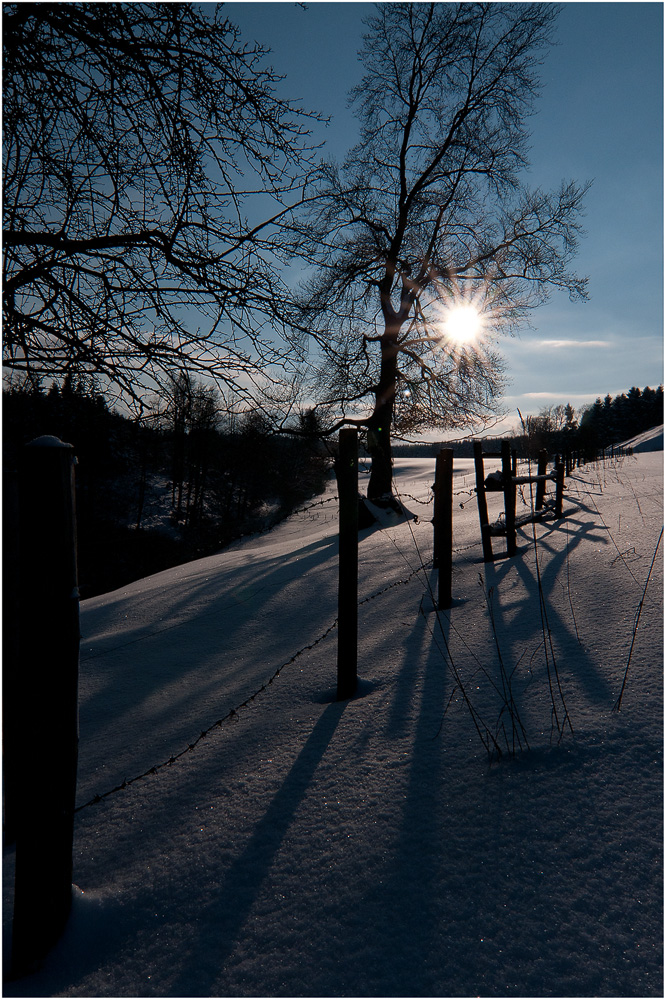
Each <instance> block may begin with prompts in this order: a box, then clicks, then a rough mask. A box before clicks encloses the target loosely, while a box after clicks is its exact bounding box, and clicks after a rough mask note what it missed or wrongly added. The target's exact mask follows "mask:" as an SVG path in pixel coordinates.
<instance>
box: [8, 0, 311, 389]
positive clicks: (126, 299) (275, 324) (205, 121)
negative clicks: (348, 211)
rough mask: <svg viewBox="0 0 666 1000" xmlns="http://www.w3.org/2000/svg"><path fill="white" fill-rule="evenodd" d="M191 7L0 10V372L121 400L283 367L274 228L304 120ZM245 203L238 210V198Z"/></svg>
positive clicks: (250, 50) (295, 172) (245, 378)
mask: <svg viewBox="0 0 666 1000" xmlns="http://www.w3.org/2000/svg"><path fill="white" fill-rule="evenodd" d="M221 7H222V5H218V6H217V9H215V10H214V11H212V12H211V11H210V10H205V9H204V8H201V9H200V8H199V7H198V6H197V5H195V4H191V3H155V4H153V3H109V4H106V3H38V4H35V3H7V4H4V5H3V26H4V37H3V44H4V78H3V102H4V107H3V110H4V118H3V143H4V173H3V195H4V206H3V208H4V215H3V317H4V327H5V364H6V365H7V366H9V367H10V368H13V369H15V370H19V371H23V372H27V373H28V374H29V375H30V376H31V377H33V378H35V379H38V378H39V376H40V375H43V374H47V375H51V376H53V375H55V376H56V377H57V376H60V375H63V374H65V373H67V372H68V371H71V370H73V371H76V372H82V371H83V372H95V373H97V374H98V375H100V376H102V377H103V379H104V380H105V382H106V384H107V385H109V384H111V385H114V386H115V387H116V388H117V389H120V391H121V392H122V393H123V394H125V396H130V397H132V396H134V397H136V396H140V395H141V394H142V391H143V390H144V389H145V388H146V387H147V386H151V387H153V388H154V386H155V383H157V384H163V383H164V382H165V378H166V377H167V376H168V375H169V373H173V371H174V370H179V369H188V370H190V371H192V370H195V371H196V370H198V371H200V372H208V373H213V374H215V375H216V376H217V377H218V378H220V379H222V381H223V382H224V383H226V384H227V385H228V386H230V387H231V388H232V390H233V391H235V392H236V393H238V394H239V395H240V396H247V395H248V394H249V392H250V390H251V387H252V383H253V381H258V380H260V379H262V378H263V377H265V374H266V372H267V371H268V370H269V369H270V367H271V366H272V365H274V364H279V365H282V368H283V369H285V367H288V364H287V362H286V361H285V351H284V347H283V345H280V344H275V345H274V346H270V343H269V339H268V338H267V337H264V336H263V328H264V325H266V326H269V327H270V336H271V337H272V338H273V339H274V340H275V338H276V333H279V331H280V330H281V329H282V321H283V315H282V312H283V309H282V305H283V302H284V289H283V288H282V287H281V286H280V285H279V282H278V279H277V277H276V272H277V271H278V267H277V264H278V262H279V260H280V259H281V257H282V252H283V251H282V246H281V235H280V233H281V222H282V220H283V218H284V212H285V207H286V205H287V203H288V201H289V199H291V201H292V202H295V201H298V198H299V196H298V194H297V193H296V194H295V192H297V191H298V184H299V183H300V182H301V181H302V174H303V170H304V169H305V167H304V164H305V163H306V161H307V153H308V147H307V139H306V137H307V134H308V129H307V124H308V117H309V116H308V115H307V114H306V113H303V112H300V111H295V110H294V109H293V108H292V107H291V106H290V105H289V104H287V103H285V102H284V101H282V100H280V99H279V98H278V97H277V96H276V93H275V84H276V81H277V80H278V79H279V78H278V77H276V75H275V74H274V72H273V71H272V69H270V68H265V67H264V56H265V52H264V51H263V50H262V49H261V48H259V47H255V46H248V45H244V44H243V43H242V42H241V40H240V38H239V35H238V31H237V29H236V28H235V27H234V26H233V25H232V24H231V23H230V22H229V21H228V20H227V19H225V17H224V15H223V13H222V11H221ZM250 196H251V198H252V202H251V204H252V213H253V214H252V217H251V219H250V221H248V218H247V217H246V208H245V206H246V203H247V200H248V198H249V197H250Z"/></svg>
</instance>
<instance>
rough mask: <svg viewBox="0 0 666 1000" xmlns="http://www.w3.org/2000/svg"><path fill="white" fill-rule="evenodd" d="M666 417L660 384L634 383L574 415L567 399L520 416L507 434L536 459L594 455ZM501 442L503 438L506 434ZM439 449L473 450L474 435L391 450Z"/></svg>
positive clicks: (408, 453) (412, 453)
mask: <svg viewBox="0 0 666 1000" xmlns="http://www.w3.org/2000/svg"><path fill="white" fill-rule="evenodd" d="M663 421H664V390H663V386H659V387H658V388H657V389H652V388H651V387H650V386H646V387H645V389H642V390H641V389H638V388H636V387H633V388H631V389H629V391H628V392H626V393H621V394H620V395H618V396H615V397H612V396H610V395H608V396H606V397H605V399H603V400H602V399H601V397H599V398H598V399H597V400H596V401H595V402H594V403H593V404H592V405H591V406H587V407H584V408H583V409H582V410H581V411H580V412H579V413H576V411H575V410H574V408H573V407H572V406H571V404H570V403H567V404H566V406H565V405H563V404H560V405H559V406H549V407H546V408H544V409H542V410H541V411H540V412H539V413H538V414H536V415H529V416H527V417H525V418H523V420H522V433H520V434H513V435H508V440H509V441H510V442H511V445H512V447H513V448H515V449H516V451H517V453H518V455H519V456H521V457H525V458H527V457H532V458H535V457H536V456H537V455H538V453H539V451H540V450H541V449H542V448H545V449H546V450H547V451H548V452H549V454H550V455H554V454H557V453H563V452H565V451H566V450H567V449H569V450H571V451H574V450H575V451H581V452H583V453H585V454H586V455H591V456H593V455H595V454H596V452H598V451H600V450H601V449H603V448H608V447H610V446H611V445H614V444H620V443H621V442H623V441H627V440H629V439H630V438H632V437H635V436H636V435H637V434H641V433H642V432H643V431H647V430H650V428H652V427H656V426H658V425H660V424H662V423H663ZM502 440H507V436H504V437H503V438H502ZM499 441H500V439H499V438H497V439H494V438H487V439H485V441H484V447H485V449H486V450H487V451H491V450H493V448H494V447H495V446H496V447H497V448H499ZM441 448H452V449H453V453H454V455H455V456H457V457H458V458H471V457H472V455H473V454H474V440H473V438H465V439H464V440H462V441H434V442H422V443H418V444H416V443H414V444H397V445H395V447H394V454H395V456H396V457H397V458H399V457H401V456H402V457H413V458H415V457H420V458H430V457H432V458H434V457H435V456H436V455H437V454H438V452H439V451H440V449H441Z"/></svg>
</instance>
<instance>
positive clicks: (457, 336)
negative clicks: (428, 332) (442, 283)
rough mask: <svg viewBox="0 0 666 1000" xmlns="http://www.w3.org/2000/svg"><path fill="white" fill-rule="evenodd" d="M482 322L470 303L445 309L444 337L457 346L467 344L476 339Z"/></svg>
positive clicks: (476, 310) (477, 311)
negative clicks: (457, 344)
mask: <svg viewBox="0 0 666 1000" xmlns="http://www.w3.org/2000/svg"><path fill="white" fill-rule="evenodd" d="M482 325H483V321H482V319H481V314H480V312H479V310H478V309H477V308H476V306H474V305H472V304H471V303H465V304H464V305H459V306H453V308H451V309H447V311H446V318H445V320H444V329H445V330H446V335H447V337H449V338H450V339H451V340H455V341H456V342H457V343H459V344H468V343H469V342H470V341H472V340H474V339H475V337H478V335H479V333H480V332H481V327H482Z"/></svg>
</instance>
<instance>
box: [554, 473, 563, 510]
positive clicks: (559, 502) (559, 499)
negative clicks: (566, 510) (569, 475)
mask: <svg viewBox="0 0 666 1000" xmlns="http://www.w3.org/2000/svg"><path fill="white" fill-rule="evenodd" d="M555 476H556V479H555V517H562V508H563V503H564V463H563V462H558V463H557V465H556V466H555Z"/></svg>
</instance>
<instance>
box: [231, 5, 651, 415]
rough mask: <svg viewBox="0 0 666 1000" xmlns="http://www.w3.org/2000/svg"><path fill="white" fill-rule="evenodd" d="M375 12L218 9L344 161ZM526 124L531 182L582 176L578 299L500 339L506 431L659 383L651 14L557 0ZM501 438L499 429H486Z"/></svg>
mask: <svg viewBox="0 0 666 1000" xmlns="http://www.w3.org/2000/svg"><path fill="white" fill-rule="evenodd" d="M373 7H374V5H373V4H367V3H354V2H341V3H326V2H324V3H309V4H307V9H303V8H302V7H300V6H299V5H297V4H294V3H271V2H265V3H253V2H244V3H229V4H227V5H226V11H227V14H228V16H229V18H230V19H231V20H232V21H234V22H235V23H236V24H238V26H239V27H240V28H241V31H242V35H243V37H244V39H245V40H246V41H251V40H252V41H254V40H256V41H258V42H261V43H262V44H263V45H265V46H267V47H269V48H271V49H272V56H271V61H272V63H273V65H274V68H275V69H276V71H278V72H279V73H281V74H283V75H284V76H285V77H286V79H285V82H284V93H285V95H288V96H289V97H291V98H292V99H295V100H301V101H302V102H303V105H304V106H305V107H308V108H311V109H313V110H318V111H321V112H322V113H324V114H325V115H329V116H330V117H331V119H332V121H331V124H330V126H329V127H328V128H327V129H326V130H325V131H322V138H325V140H326V146H325V148H324V150H323V153H324V154H325V155H327V156H334V157H336V158H339V159H342V158H343V156H344V154H345V152H346V150H347V149H348V148H349V146H351V145H352V144H353V142H354V139H355V136H356V124H355V120H354V118H353V116H352V114H351V112H350V111H349V110H348V108H347V101H346V96H347V92H348V90H349V88H350V87H351V86H353V84H354V83H355V82H356V81H357V80H358V79H359V77H360V75H361V73H362V67H361V64H360V63H359V61H358V59H357V51H358V48H359V46H360V40H361V35H362V33H363V30H364V29H363V23H362V22H363V18H364V17H365V16H366V15H367V14H368V13H371V12H372V10H373ZM556 41H557V42H558V45H557V46H556V47H555V48H554V49H553V50H552V51H551V52H550V53H549V54H548V56H547V59H546V63H545V65H544V67H543V69H542V82H543V91H542V95H541V97H540V99H539V101H538V105H537V109H538V114H537V115H535V116H534V117H533V118H532V119H531V122H530V126H531V131H532V153H531V160H532V163H531V169H530V171H529V175H528V177H527V178H526V179H527V180H528V181H529V183H530V184H531V185H532V186H534V187H536V186H541V187H546V188H550V187H557V186H558V185H559V182H560V181H561V180H562V179H563V178H566V179H569V178H573V179H575V180H578V181H585V180H592V181H593V186H592V188H591V190H590V192H589V194H588V195H587V198H586V216H585V220H584V225H585V229H586V231H587V236H586V238H585V239H584V240H583V241H582V244H581V249H580V253H579V255H578V257H577V260H576V265H575V269H576V270H577V272H578V273H580V274H584V275H587V276H588V277H589V295H590V298H589V301H588V302H586V303H570V302H569V300H568V297H567V295H566V293H564V292H558V293H555V294H554V295H553V297H552V298H551V300H550V302H549V303H547V304H546V305H544V306H542V307H541V308H539V309H538V310H536V311H535V312H534V313H533V314H532V317H531V328H527V329H525V330H524V331H523V332H522V333H521V334H520V336H518V337H516V338H505V339H503V340H502V342H501V350H502V353H503V354H504V356H505V358H506V361H507V368H508V373H509V376H510V378H511V380H512V384H511V385H510V386H509V388H508V390H507V394H506V396H505V406H506V408H507V409H508V411H509V415H508V418H507V421H506V422H505V424H504V426H510V425H511V424H513V423H515V422H516V421H517V414H516V410H517V408H520V410H521V411H522V413H523V414H525V413H534V412H537V411H538V410H539V409H540V408H541V407H543V406H547V405H550V404H557V403H566V402H571V403H572V405H573V406H575V407H576V408H577V407H579V406H581V405H583V404H585V403H589V402H593V401H594V399H595V398H596V397H597V396H605V395H606V393H610V394H611V395H616V394H618V393H620V392H624V391H626V390H627V389H629V388H631V386H633V385H637V386H639V387H640V388H643V387H644V386H645V385H653V386H656V385H658V384H660V383H662V382H663V276H664V269H663V63H662V59H663V5H662V3H660V2H659V3H657V2H655V3H565V4H563V10H562V13H561V15H560V17H559V19H558V24H557V32H556ZM498 429H499V428H498Z"/></svg>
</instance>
